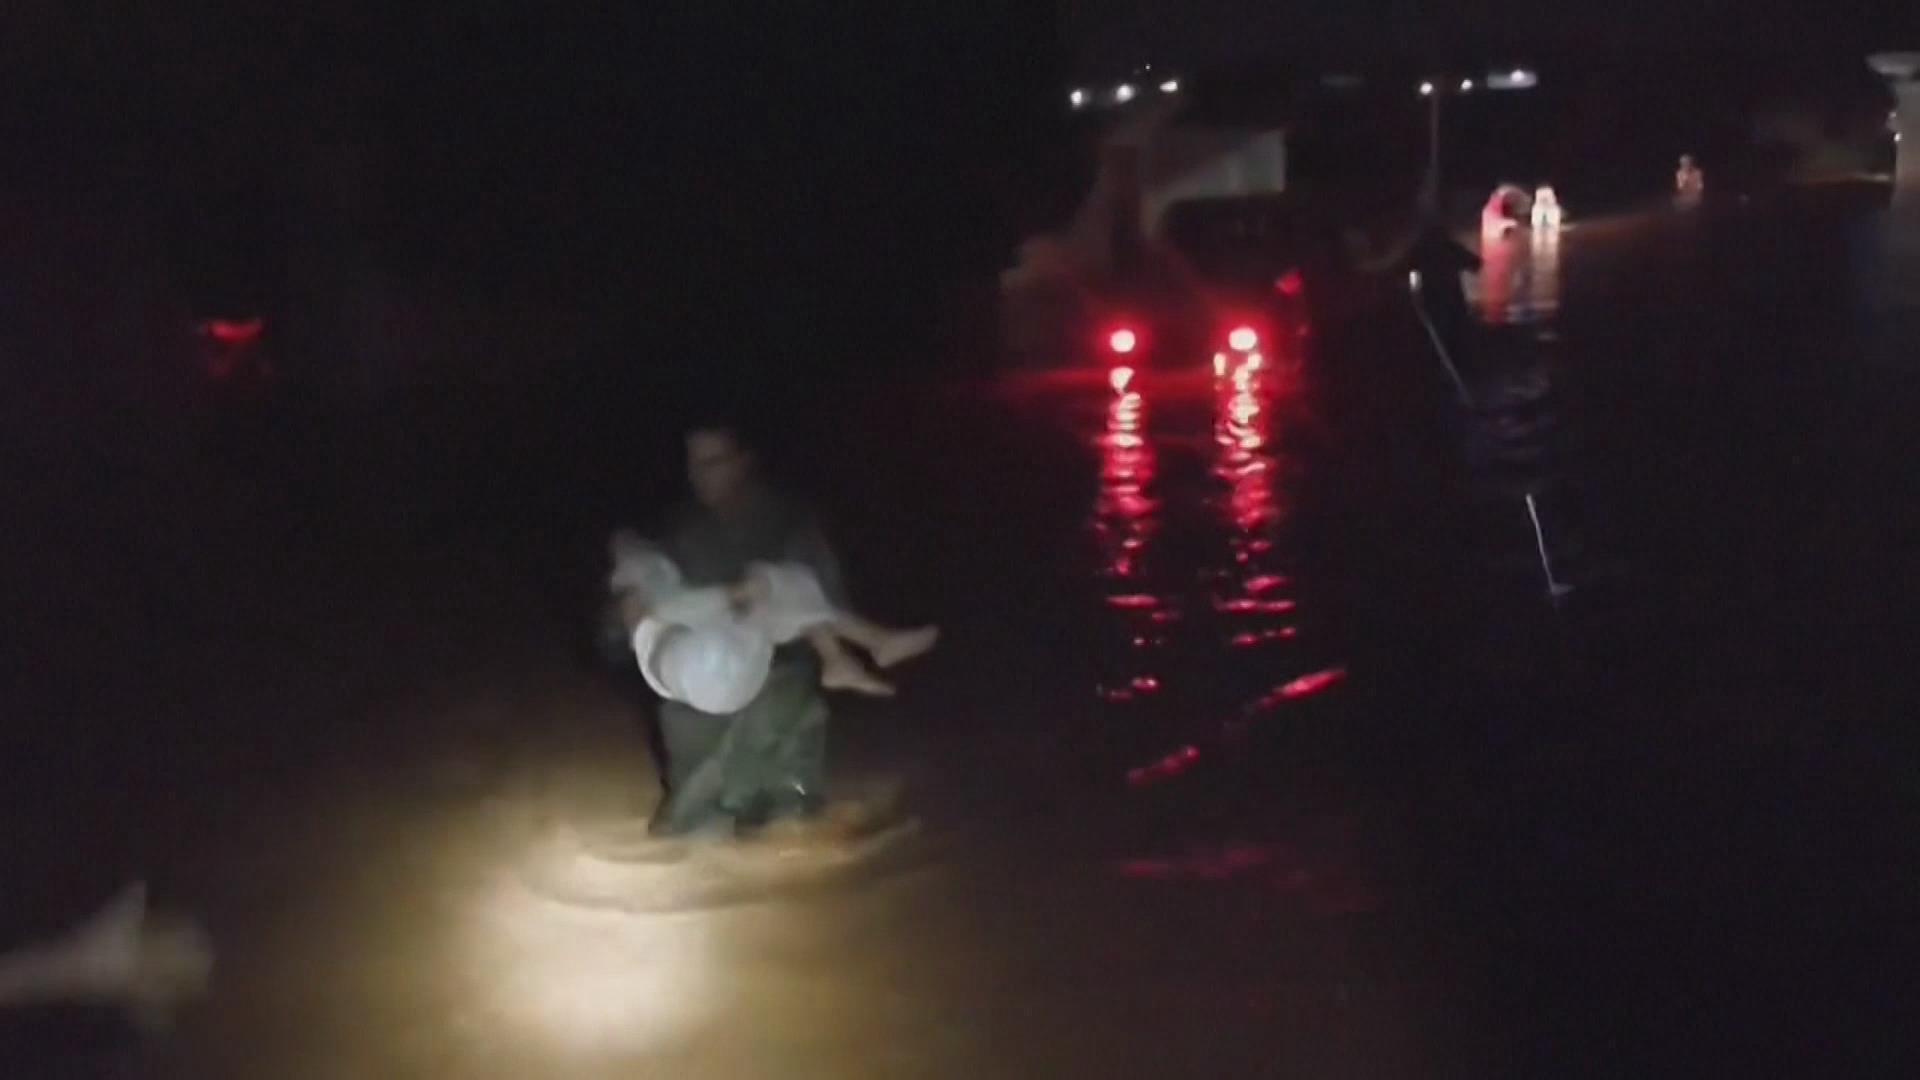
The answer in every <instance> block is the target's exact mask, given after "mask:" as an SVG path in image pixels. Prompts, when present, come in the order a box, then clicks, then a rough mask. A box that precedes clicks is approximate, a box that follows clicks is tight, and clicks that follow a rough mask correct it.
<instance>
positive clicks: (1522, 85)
mask: <svg viewBox="0 0 1920 1080" xmlns="http://www.w3.org/2000/svg"><path fill="white" fill-rule="evenodd" d="M1539 84H1540V77H1539V76H1538V75H1536V74H1534V73H1533V72H1532V71H1530V70H1528V69H1526V68H1514V69H1512V70H1511V71H1493V72H1488V74H1487V89H1489V90H1528V89H1531V88H1533V87H1535V86H1538V85H1539Z"/></svg>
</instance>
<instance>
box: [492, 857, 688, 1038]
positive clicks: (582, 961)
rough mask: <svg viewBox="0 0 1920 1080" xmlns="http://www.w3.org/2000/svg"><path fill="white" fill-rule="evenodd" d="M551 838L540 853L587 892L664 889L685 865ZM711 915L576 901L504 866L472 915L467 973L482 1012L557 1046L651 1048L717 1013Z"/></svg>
mask: <svg viewBox="0 0 1920 1080" xmlns="http://www.w3.org/2000/svg"><path fill="white" fill-rule="evenodd" d="M548 847H549V848H550V850H542V851H540V852H539V853H538V856H539V857H540V858H542V859H544V860H546V862H547V866H548V868H549V870H550V871H551V873H552V874H553V875H554V876H555V877H556V879H557V880H560V881H562V882H564V883H565V885H566V886H567V887H568V888H570V889H577V890H578V891H579V892H580V893H581V894H582V895H585V896H619V895H635V896H643V895H645V894H646V893H647V892H649V891H653V892H655V893H658V892H659V891H660V890H661V889H662V888H663V887H666V886H669V885H670V884H671V883H670V881H669V880H668V879H670V878H671V877H672V876H673V875H675V874H678V873H684V872H686V871H685V869H684V868H682V867H679V866H674V865H670V864H669V865H658V864H654V865H645V864H622V863H614V862H608V861H604V860H598V859H594V858H592V857H590V856H587V855H585V854H584V853H582V852H579V851H572V850H566V849H564V848H563V847H561V846H560V845H559V844H557V843H553V842H551V841H550V842H549V844H548ZM711 918H712V917H711V916H710V915H707V914H704V913H699V912H695V913H687V914H660V913H649V912H628V911H621V910H616V909H596V908H593V907H586V906H574V905H570V904H566V903H562V902H560V901H557V900H554V899H551V898H549V897H546V896H542V895H540V894H538V893H536V892H534V891H533V890H532V889H530V888H529V887H528V886H527V884H526V883H525V882H524V881H523V880H522V879H521V878H520V877H519V876H518V875H517V874H515V873H512V872H505V873H502V874H501V875H500V876H499V877H498V879H497V880H495V881H494V882H493V883H492V885H491V887H489V888H488V889H486V890H485V891H484V892H483V893H482V894H481V895H480V896H479V897H478V898H477V899H476V902H475V904H474V907H473V908H472V909H471V911H470V913H469V922H468V925H467V927H466V929H467V936H468V948H467V949H466V950H465V951H466V955H467V957H468V963H469V964H470V968H469V976H470V979H469V981H470V983H471V985H472V986H473V988H474V991H475V994H476V997H477V998H478V999H479V1001H478V1002H477V1004H478V1005H479V1008H480V1009H481V1012H482V1015H484V1016H486V1017H487V1018H488V1020H490V1021H491V1022H493V1023H497V1024H499V1025H501V1026H502V1027H503V1028H505V1029H507V1030H509V1031H510V1032H511V1033H512V1034H513V1035H514V1036H516V1037H517V1038H522V1039H525V1040H527V1041H529V1042H532V1043H535V1044H538V1045H542V1046H545V1047H547V1048H548V1049H550V1050H551V1051H553V1052H556V1053H560V1054H563V1055H568V1056H572V1055H586V1056H593V1057H604V1056H621V1055H629V1054H634V1053H639V1052H643V1051H648V1050H653V1049H656V1048H659V1047H661V1046H663V1045H666V1044H668V1043H671V1042H674V1041H677V1040H678V1039H680V1038H682V1037H684V1036H686V1035H688V1034H690V1033H692V1032H694V1031H695V1030H697V1029H698V1028H700V1027H702V1026H703V1025H704V1024H705V1023H706V1022H708V1021H710V1020H711V1019H712V1018H713V1015H714V1013H715V1011H716V1007H717V1002H716V1000H715V999H716V989H717V988H716V987H715V985H714V977H713V969H712V964H713V957H712V956H711V948H710V946H711V942H710V937H711V926H712V923H711Z"/></svg>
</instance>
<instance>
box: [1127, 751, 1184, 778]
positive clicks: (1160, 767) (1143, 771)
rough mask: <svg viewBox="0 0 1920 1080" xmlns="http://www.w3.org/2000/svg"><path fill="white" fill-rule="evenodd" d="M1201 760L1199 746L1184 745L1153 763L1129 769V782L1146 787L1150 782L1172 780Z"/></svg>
mask: <svg viewBox="0 0 1920 1080" xmlns="http://www.w3.org/2000/svg"><path fill="white" fill-rule="evenodd" d="M1199 760H1200V748H1199V747H1197V746H1183V747H1181V748H1180V749H1178V750H1175V751H1174V752H1173V753H1171V754H1168V755H1167V756H1166V757H1163V758H1161V759H1160V760H1159V761H1156V762H1154V763H1153V764H1151V765H1142V766H1140V767H1139V768H1137V769H1128V770H1127V783H1129V784H1132V785H1133V786H1134V787H1145V786H1147V785H1149V784H1158V783H1160V782H1162V781H1165V780H1171V779H1173V778H1174V777H1176V776H1179V775H1180V774H1181V773H1183V772H1186V771H1187V770H1188V769H1191V768H1193V766H1194V763H1195V762H1197V761H1199Z"/></svg>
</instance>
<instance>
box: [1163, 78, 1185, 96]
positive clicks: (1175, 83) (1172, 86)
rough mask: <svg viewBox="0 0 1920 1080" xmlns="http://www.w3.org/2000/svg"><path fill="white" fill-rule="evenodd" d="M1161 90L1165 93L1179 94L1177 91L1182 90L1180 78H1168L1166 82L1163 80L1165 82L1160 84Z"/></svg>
mask: <svg viewBox="0 0 1920 1080" xmlns="http://www.w3.org/2000/svg"><path fill="white" fill-rule="evenodd" d="M1160 92H1161V93H1163V94H1177V93H1179V92H1180V80H1179V79H1168V80H1167V81H1166V82H1163V83H1161V84H1160Z"/></svg>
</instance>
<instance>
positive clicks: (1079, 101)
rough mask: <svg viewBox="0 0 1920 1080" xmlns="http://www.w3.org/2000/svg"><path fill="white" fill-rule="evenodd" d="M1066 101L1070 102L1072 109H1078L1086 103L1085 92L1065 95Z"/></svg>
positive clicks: (1080, 91)
mask: <svg viewBox="0 0 1920 1080" xmlns="http://www.w3.org/2000/svg"><path fill="white" fill-rule="evenodd" d="M1067 100H1068V101H1071V102H1072V103H1073V107H1074V108H1076V109H1078V108H1080V107H1081V106H1083V105H1085V104H1086V103H1087V92H1086V91H1085V90H1075V91H1074V92H1073V93H1071V94H1068V95H1067Z"/></svg>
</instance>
